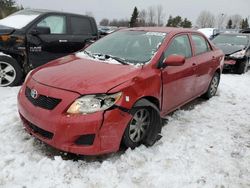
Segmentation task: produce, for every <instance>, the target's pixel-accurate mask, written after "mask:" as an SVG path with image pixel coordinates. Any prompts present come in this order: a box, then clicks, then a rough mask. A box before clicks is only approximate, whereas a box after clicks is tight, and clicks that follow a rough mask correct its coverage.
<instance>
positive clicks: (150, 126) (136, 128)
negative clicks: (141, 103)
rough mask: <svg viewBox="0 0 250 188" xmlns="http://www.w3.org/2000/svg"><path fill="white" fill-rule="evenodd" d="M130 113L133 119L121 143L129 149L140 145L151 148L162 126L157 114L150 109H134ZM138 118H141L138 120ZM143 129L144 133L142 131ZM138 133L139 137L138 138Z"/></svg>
mask: <svg viewBox="0 0 250 188" xmlns="http://www.w3.org/2000/svg"><path fill="white" fill-rule="evenodd" d="M131 111H132V114H133V117H132V119H131V120H130V122H129V124H128V125H127V128H126V130H125V132H124V135H123V139H122V143H123V144H124V145H125V146H126V147H128V148H131V149H134V148H136V147H138V146H140V145H141V144H144V145H146V146H152V145H153V144H154V143H155V142H156V141H157V140H158V139H159V133H160V132H161V126H162V125H161V118H160V115H159V113H158V112H157V111H156V110H155V109H153V108H151V107H134V108H133V109H132V110H131ZM139 117H141V119H140V120H139ZM144 118H145V119H144ZM136 119H137V122H136ZM143 119H144V120H145V121H143ZM143 125H144V126H143ZM159 127H160V128H159ZM143 129H144V130H145V132H143V131H142V130H143ZM139 132H140V133H141V134H140V135H141V136H139Z"/></svg>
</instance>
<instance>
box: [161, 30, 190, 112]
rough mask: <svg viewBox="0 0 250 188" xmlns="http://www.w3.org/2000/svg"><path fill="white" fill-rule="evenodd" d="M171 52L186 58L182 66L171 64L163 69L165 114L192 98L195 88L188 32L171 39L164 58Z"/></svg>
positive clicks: (163, 107)
mask: <svg viewBox="0 0 250 188" xmlns="http://www.w3.org/2000/svg"><path fill="white" fill-rule="evenodd" d="M171 54H178V55H183V56H185V58H186V60H185V64H184V65H182V66H169V67H166V68H165V69H163V70H162V81H163V102H162V104H163V106H162V110H163V113H164V114H165V113H167V112H169V111H172V110H173V109H175V108H176V107H178V106H180V105H181V104H183V103H185V102H186V101H188V100H189V99H191V98H192V97H193V96H194V88H195V86H194V84H195V75H194V69H193V62H194V61H193V54H192V48H191V44H190V40H189V37H188V34H182V35H178V36H175V37H174V38H173V39H172V40H171V42H170V45H169V46H168V47H167V49H166V51H165V53H164V58H167V57H168V56H169V55H171Z"/></svg>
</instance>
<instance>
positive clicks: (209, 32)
mask: <svg viewBox="0 0 250 188" xmlns="http://www.w3.org/2000/svg"><path fill="white" fill-rule="evenodd" d="M198 31H200V32H201V33H203V34H204V35H205V36H206V37H207V38H209V39H212V38H214V37H215V36H216V35H218V34H219V29H217V28H201V29H198Z"/></svg>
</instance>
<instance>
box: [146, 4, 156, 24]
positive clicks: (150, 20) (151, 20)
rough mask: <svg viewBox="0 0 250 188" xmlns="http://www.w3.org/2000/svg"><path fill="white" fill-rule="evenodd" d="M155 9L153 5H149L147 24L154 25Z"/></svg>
mask: <svg viewBox="0 0 250 188" xmlns="http://www.w3.org/2000/svg"><path fill="white" fill-rule="evenodd" d="M155 17H156V10H155V7H153V6H151V7H149V8H148V25H149V26H155V25H156V24H155Z"/></svg>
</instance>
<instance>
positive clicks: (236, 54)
mask: <svg viewBox="0 0 250 188" xmlns="http://www.w3.org/2000/svg"><path fill="white" fill-rule="evenodd" d="M245 55H246V50H241V51H239V52H236V53H234V54H231V55H230V57H233V58H237V59H240V58H243V57H244V56H245Z"/></svg>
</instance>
